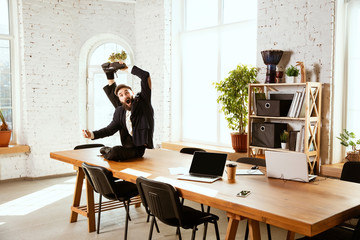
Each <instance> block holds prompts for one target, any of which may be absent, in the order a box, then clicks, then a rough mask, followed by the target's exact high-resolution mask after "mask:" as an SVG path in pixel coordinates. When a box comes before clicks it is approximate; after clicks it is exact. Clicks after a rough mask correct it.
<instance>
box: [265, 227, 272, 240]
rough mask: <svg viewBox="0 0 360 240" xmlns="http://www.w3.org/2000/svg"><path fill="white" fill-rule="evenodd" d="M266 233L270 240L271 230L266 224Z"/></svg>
mask: <svg viewBox="0 0 360 240" xmlns="http://www.w3.org/2000/svg"><path fill="white" fill-rule="evenodd" d="M266 228H267V233H268V239H269V240H271V230H270V224H266Z"/></svg>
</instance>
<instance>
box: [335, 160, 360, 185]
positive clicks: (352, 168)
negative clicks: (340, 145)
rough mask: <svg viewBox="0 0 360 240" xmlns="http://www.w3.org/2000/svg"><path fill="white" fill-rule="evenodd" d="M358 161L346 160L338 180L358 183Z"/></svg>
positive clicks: (359, 176) (359, 168)
mask: <svg viewBox="0 0 360 240" xmlns="http://www.w3.org/2000/svg"><path fill="white" fill-rule="evenodd" d="M359 173H360V162H346V163H344V166H343V169H342V171H341V176H340V180H343V181H348V182H354V183H360V174H359Z"/></svg>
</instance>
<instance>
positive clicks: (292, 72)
mask: <svg viewBox="0 0 360 240" xmlns="http://www.w3.org/2000/svg"><path fill="white" fill-rule="evenodd" d="M285 73H286V75H287V76H289V77H297V76H298V75H299V69H297V68H296V67H294V66H293V65H290V67H288V68H287V69H286V72H285Z"/></svg>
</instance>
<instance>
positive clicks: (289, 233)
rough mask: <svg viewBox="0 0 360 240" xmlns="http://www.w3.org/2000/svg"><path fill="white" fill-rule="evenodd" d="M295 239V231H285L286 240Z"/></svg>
mask: <svg viewBox="0 0 360 240" xmlns="http://www.w3.org/2000/svg"><path fill="white" fill-rule="evenodd" d="M294 239H295V233H294V232H291V231H288V232H287V236H286V240H294Z"/></svg>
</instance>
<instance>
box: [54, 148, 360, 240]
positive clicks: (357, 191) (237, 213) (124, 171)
mask: <svg viewBox="0 0 360 240" xmlns="http://www.w3.org/2000/svg"><path fill="white" fill-rule="evenodd" d="M98 154H99V149H83V150H71V151H61V152H52V153H50V157H51V158H53V159H57V160H60V161H63V162H66V163H70V164H73V165H74V166H75V167H77V168H80V167H81V164H82V163H83V162H87V163H89V164H93V165H98V166H103V167H105V168H107V169H109V170H110V171H112V172H113V175H114V176H115V177H117V178H121V179H124V180H127V181H131V182H134V183H135V181H136V178H137V177H138V176H139V175H144V174H150V175H149V176H147V177H148V178H151V179H158V180H162V181H166V182H169V183H171V184H173V185H174V186H175V187H176V188H177V190H178V191H179V192H180V194H181V196H182V197H183V198H185V199H189V200H192V201H195V202H199V203H203V204H205V205H208V206H211V207H214V208H218V209H221V210H224V211H226V212H227V215H228V217H229V223H228V227H227V230H226V231H227V232H226V239H235V235H236V231H237V227H238V223H239V221H240V220H242V219H244V218H247V219H248V220H249V236H250V239H260V231H259V222H265V223H268V224H271V225H274V226H277V227H280V228H283V229H286V230H288V235H287V239H294V237H295V233H300V234H303V235H307V236H314V235H316V234H318V233H321V232H323V231H325V230H327V229H330V228H332V227H334V226H336V225H338V224H340V223H342V222H343V221H345V220H347V219H349V218H352V217H355V216H358V215H359V214H360V184H356V183H351V182H345V181H339V180H334V179H325V178H318V180H317V181H315V182H311V183H301V182H294V181H284V180H280V179H271V178H267V177H266V176H264V175H262V176H254V175H247V176H237V177H236V183H233V184H230V183H228V182H227V180H226V173H224V176H223V180H219V181H216V182H214V183H211V184H209V183H198V182H190V181H181V180H176V176H174V175H170V173H169V168H170V167H189V166H190V162H191V158H192V156H191V155H186V154H180V153H178V152H174V151H166V150H146V152H145V155H144V157H142V158H138V159H133V160H129V161H127V162H120V163H119V162H113V161H108V160H105V159H103V158H102V157H100V156H99V155H98ZM239 165H240V164H239ZM132 170H136V171H138V172H136V171H135V172H134V171H132ZM81 172H82V171H78V178H77V183H76V189H75V195H74V202H75V203H77V202H78V199H76V198H77V197H79V194H78V192H79V191H81V186H82V179H83V176H82V177H81V176H79V175H81ZM80 180H81V183H80V182H79V181H80ZM80 185H81V186H80ZM241 190H250V191H251V194H250V195H249V196H248V197H246V198H240V197H236V196H235V195H236V193H237V192H239V191H241ZM88 198H92V199H90V200H89V199H88V204H92V205H93V196H92V195H91V194H90V193H88ZM72 216H73V213H72ZM88 218H89V220H88V221H89V231H90V230H91V229H95V221H94V219H95V213H94V211H93V210H91V209H90V212H88ZM92 225H93V228H92Z"/></svg>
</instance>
